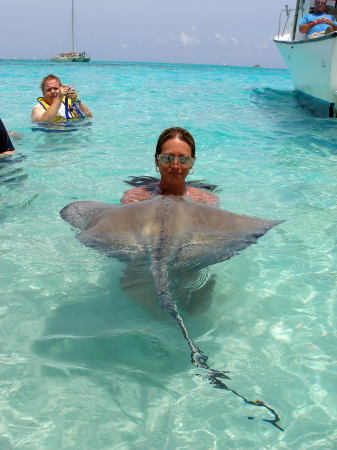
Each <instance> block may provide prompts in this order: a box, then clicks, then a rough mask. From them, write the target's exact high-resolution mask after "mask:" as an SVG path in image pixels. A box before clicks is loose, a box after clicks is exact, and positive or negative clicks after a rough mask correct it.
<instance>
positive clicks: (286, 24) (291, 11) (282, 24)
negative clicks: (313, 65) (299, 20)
mask: <svg viewBox="0 0 337 450" xmlns="http://www.w3.org/2000/svg"><path fill="white" fill-rule="evenodd" d="M295 11H296V8H288V5H285V7H284V9H282V10H281V11H280V16H279V21H278V31H277V36H276V38H277V39H284V40H291V39H293V30H294V22H295V20H296V17H295Z"/></svg>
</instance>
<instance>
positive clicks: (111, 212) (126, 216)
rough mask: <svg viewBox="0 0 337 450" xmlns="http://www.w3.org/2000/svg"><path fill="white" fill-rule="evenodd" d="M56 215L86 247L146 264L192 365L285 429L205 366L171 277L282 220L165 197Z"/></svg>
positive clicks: (88, 205)
mask: <svg viewBox="0 0 337 450" xmlns="http://www.w3.org/2000/svg"><path fill="white" fill-rule="evenodd" d="M60 214H61V217H62V218H63V219H64V220H66V221H67V222H69V223H70V224H71V225H73V226H74V227H76V228H78V229H80V230H81V232H80V233H78V234H77V235H76V237H77V239H78V240H79V241H80V242H81V243H83V244H84V245H86V246H88V247H92V248H94V249H95V250H96V251H98V252H100V253H103V254H105V255H107V256H109V257H113V258H116V259H118V260H119V261H123V262H126V263H128V264H130V265H132V264H140V265H147V266H148V267H149V268H150V272H151V276H152V278H153V282H154V286H155V291H156V296H157V298H158V301H159V304H160V306H161V308H162V309H164V310H166V311H167V312H168V313H169V314H170V315H171V316H172V317H173V318H174V319H175V320H176V322H177V324H178V325H179V327H180V329H181V331H182V334H183V336H184V338H185V339H186V341H187V343H188V345H189V348H190V351H191V361H192V364H193V365H195V366H196V367H198V368H201V369H205V370H206V373H207V378H208V380H209V381H210V383H211V384H212V385H213V386H214V387H216V388H219V389H225V390H228V391H231V392H232V393H234V394H235V395H237V396H239V397H240V398H242V399H243V400H244V401H245V402H246V403H248V404H251V405H255V406H262V407H264V408H266V409H267V410H269V412H271V413H272V414H273V419H263V420H264V421H266V422H270V423H271V424H272V425H274V426H276V427H277V428H279V429H280V430H283V429H282V428H281V426H280V425H279V420H280V418H279V416H278V414H277V413H276V411H275V410H274V409H272V408H271V407H270V406H268V405H267V404H265V403H264V402H263V401H261V400H255V401H251V400H248V399H247V398H246V397H244V396H243V395H241V394H239V393H238V392H237V391H235V390H234V389H231V388H230V387H228V386H227V384H226V383H225V381H224V380H225V379H230V378H229V377H228V375H227V373H228V372H226V371H220V370H216V369H212V368H210V367H209V366H208V364H207V359H208V356H207V355H206V354H205V353H204V352H203V351H202V350H200V349H199V348H198V347H197V345H196V344H195V343H194V342H193V340H192V339H191V337H190V334H189V332H188V330H187V328H186V326H185V324H184V322H183V319H182V317H181V315H180V313H179V310H178V307H177V303H176V301H175V298H174V291H173V289H172V280H171V279H170V273H171V270H172V269H174V271H175V272H174V273H175V274H176V273H179V270H185V269H191V268H192V269H193V270H195V269H202V268H205V267H208V266H210V265H212V264H217V263H220V262H222V261H225V260H227V259H229V258H231V257H233V256H234V255H236V254H237V253H239V252H240V251H241V250H243V249H245V248H246V247H248V246H249V245H251V244H255V243H256V241H257V239H259V238H260V237H262V236H263V235H264V234H265V233H266V232H267V231H268V230H270V229H271V228H273V227H274V226H276V225H278V224H279V223H281V222H282V221H280V220H263V219H259V218H255V217H248V216H243V215H238V214H234V213H231V212H229V211H225V210H222V209H220V208H216V207H214V206H210V205H204V204H200V203H196V202H192V201H190V200H188V199H185V198H180V197H175V196H168V195H165V196H162V195H159V196H156V197H155V198H153V199H151V200H145V201H141V202H135V203H128V204H125V205H112V204H109V203H101V202H94V201H79V202H73V203H70V204H69V205H67V206H65V207H64V208H63V209H62V210H61V212H60ZM249 419H252V417H249Z"/></svg>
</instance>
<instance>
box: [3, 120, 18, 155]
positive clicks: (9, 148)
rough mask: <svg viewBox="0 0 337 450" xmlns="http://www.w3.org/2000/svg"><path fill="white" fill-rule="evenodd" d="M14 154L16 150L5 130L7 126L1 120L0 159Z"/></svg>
mask: <svg viewBox="0 0 337 450" xmlns="http://www.w3.org/2000/svg"><path fill="white" fill-rule="evenodd" d="M12 153H15V148H14V146H13V144H12V141H11V139H10V137H9V134H8V132H7V130H6V128H5V125H4V124H3V122H2V120H1V119H0V157H3V156H7V155H11V154H12Z"/></svg>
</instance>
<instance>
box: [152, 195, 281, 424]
mask: <svg viewBox="0 0 337 450" xmlns="http://www.w3.org/2000/svg"><path fill="white" fill-rule="evenodd" d="M162 201H163V202H164V203H163V208H162V210H161V216H160V217H159V218H158V219H159V221H160V224H161V232H160V240H159V243H158V245H157V246H156V248H155V249H153V251H152V265H151V269H152V275H153V280H154V284H155V288H156V292H157V295H158V298H159V300H160V306H161V308H162V309H164V310H166V311H167V312H168V313H169V314H170V315H171V316H172V317H173V319H174V320H175V321H176V322H177V324H178V326H179V328H180V329H181V332H182V334H183V336H184V338H185V340H186V341H187V343H188V346H189V348H190V350H191V362H192V364H193V365H194V366H196V367H199V368H201V369H204V370H206V373H207V378H208V380H209V381H210V383H211V384H212V385H213V386H214V387H215V388H217V389H225V390H227V391H230V392H232V393H233V394H235V395H237V396H238V397H240V398H241V399H243V400H244V402H245V403H247V404H249V405H254V406H259V407H263V408H265V409H267V410H268V411H269V412H271V413H272V414H273V416H274V418H273V419H263V420H264V421H265V422H269V423H271V424H272V425H274V426H275V427H276V428H278V429H279V430H282V431H283V428H282V427H281V426H280V425H279V421H280V417H279V415H278V414H277V413H276V411H275V410H274V409H272V408H271V407H270V406H268V405H267V404H265V403H264V402H263V401H261V400H255V401H252V400H248V399H247V398H246V397H244V396H243V395H241V394H239V393H238V392H236V391H235V390H234V389H231V388H230V387H228V386H227V384H226V383H225V382H224V381H223V380H225V379H230V378H229V377H228V375H226V372H225V371H222V370H216V369H212V368H210V367H209V366H208V364H207V360H208V356H207V355H206V354H205V353H204V352H203V351H202V350H200V348H199V347H197V346H196V345H195V344H194V342H193V340H192V339H191V337H190V334H189V332H188V330H187V328H186V326H185V324H184V321H183V319H182V317H181V315H180V314H179V311H178V308H177V305H176V302H175V301H174V299H173V295H172V287H171V283H170V279H169V273H168V253H167V247H168V245H167V244H169V243H168V242H167V241H166V239H167V238H166V237H165V236H167V230H166V226H167V217H168V215H169V208H170V199H169V198H165V196H164V197H163V199H162ZM249 418H250V419H252V417H249Z"/></svg>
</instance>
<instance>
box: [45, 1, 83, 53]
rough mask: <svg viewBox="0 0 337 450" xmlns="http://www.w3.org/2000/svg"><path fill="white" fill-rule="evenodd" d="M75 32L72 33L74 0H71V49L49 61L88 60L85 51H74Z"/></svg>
mask: <svg viewBox="0 0 337 450" xmlns="http://www.w3.org/2000/svg"><path fill="white" fill-rule="evenodd" d="M74 36H75V33H74V0H71V39H72V51H71V52H67V53H59V54H58V55H56V56H54V57H53V58H52V59H51V61H54V62H89V61H90V57H89V56H88V55H87V54H86V53H85V52H75V38H74Z"/></svg>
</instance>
